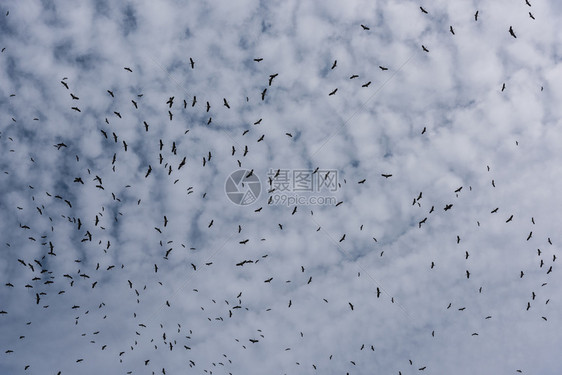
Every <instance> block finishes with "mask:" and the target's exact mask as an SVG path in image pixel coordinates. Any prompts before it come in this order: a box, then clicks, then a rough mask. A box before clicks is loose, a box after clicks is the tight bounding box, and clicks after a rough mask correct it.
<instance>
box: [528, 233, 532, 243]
mask: <svg viewBox="0 0 562 375" xmlns="http://www.w3.org/2000/svg"><path fill="white" fill-rule="evenodd" d="M532 236H533V232H530V233H529V236H528V237H527V241H529V240H530V239H531V237H532Z"/></svg>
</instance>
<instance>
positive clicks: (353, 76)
mask: <svg viewBox="0 0 562 375" xmlns="http://www.w3.org/2000/svg"><path fill="white" fill-rule="evenodd" d="M354 78H359V76H358V75H357V74H354V75H352V76H351V77H349V79H354Z"/></svg>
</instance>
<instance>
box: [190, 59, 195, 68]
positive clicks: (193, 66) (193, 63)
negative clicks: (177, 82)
mask: <svg viewBox="0 0 562 375" xmlns="http://www.w3.org/2000/svg"><path fill="white" fill-rule="evenodd" d="M189 63H190V64H191V69H194V68H195V61H193V59H192V58H191V57H190V58H189Z"/></svg>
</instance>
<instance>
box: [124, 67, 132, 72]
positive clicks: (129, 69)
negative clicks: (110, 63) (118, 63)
mask: <svg viewBox="0 0 562 375" xmlns="http://www.w3.org/2000/svg"><path fill="white" fill-rule="evenodd" d="M123 69H125V70H127V71H129V72H131V73H132V72H133V70H132V69H131V68H127V67H125V68H123Z"/></svg>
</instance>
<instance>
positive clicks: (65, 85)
mask: <svg viewBox="0 0 562 375" xmlns="http://www.w3.org/2000/svg"><path fill="white" fill-rule="evenodd" d="M60 83H62V85H63V86H64V87H66V89H67V90H69V88H68V84H67V83H66V82H64V81H60Z"/></svg>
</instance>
